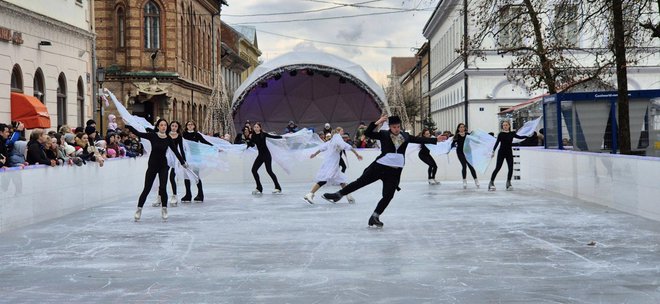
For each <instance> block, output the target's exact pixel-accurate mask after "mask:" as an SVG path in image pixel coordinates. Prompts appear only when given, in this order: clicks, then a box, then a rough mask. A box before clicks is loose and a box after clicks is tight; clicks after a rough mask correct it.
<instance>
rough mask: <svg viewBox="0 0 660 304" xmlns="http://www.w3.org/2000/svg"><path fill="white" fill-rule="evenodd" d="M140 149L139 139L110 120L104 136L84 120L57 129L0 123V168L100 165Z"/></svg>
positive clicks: (93, 123) (138, 152)
mask: <svg viewBox="0 0 660 304" xmlns="http://www.w3.org/2000/svg"><path fill="white" fill-rule="evenodd" d="M143 153H144V148H143V147H142V144H141V143H140V139H139V138H138V137H137V136H136V135H135V134H133V133H131V132H130V131H129V130H128V129H126V130H121V129H119V128H117V125H116V124H110V126H109V128H108V130H107V132H106V135H105V137H101V136H100V134H99V132H98V131H97V129H96V122H95V121H94V120H91V119H90V120H88V121H87V123H86V126H85V127H76V128H74V129H72V128H71V127H69V126H67V125H63V126H60V127H59V128H58V130H57V131H49V132H46V131H45V130H42V129H33V130H30V131H29V137H26V130H25V126H24V125H23V124H22V123H21V122H13V123H12V124H10V125H8V124H4V123H0V168H8V167H19V168H23V167H25V166H30V165H47V166H51V167H55V166H74V165H75V166H82V165H84V164H90V163H95V164H98V165H99V166H100V167H103V164H104V162H105V161H106V160H107V159H109V158H117V157H136V156H140V155H142V154H143Z"/></svg>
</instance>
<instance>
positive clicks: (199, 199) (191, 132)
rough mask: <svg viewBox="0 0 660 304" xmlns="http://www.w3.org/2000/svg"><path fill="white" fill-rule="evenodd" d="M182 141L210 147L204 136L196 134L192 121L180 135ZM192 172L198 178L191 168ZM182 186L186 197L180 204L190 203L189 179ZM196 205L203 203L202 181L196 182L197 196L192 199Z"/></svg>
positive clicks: (194, 170)
mask: <svg viewBox="0 0 660 304" xmlns="http://www.w3.org/2000/svg"><path fill="white" fill-rule="evenodd" d="M182 136H183V139H185V140H189V141H194V142H198V143H203V144H207V145H209V146H212V145H213V144H211V143H210V142H208V141H207V140H206V139H204V136H202V134H200V133H199V132H197V125H196V124H195V122H193V121H190V120H189V121H188V122H187V123H186V131H185V132H183V134H182ZM193 172H195V174H197V177H199V170H197V169H195V167H194V166H193ZM183 183H184V185H185V186H186V195H184V196H183V197H182V198H181V202H182V203H190V198H191V197H192V194H191V192H190V180H189V179H184V180H183ZM193 201H195V202H196V203H203V202H204V188H203V187H202V179H201V178H200V179H198V181H197V195H196V196H195V198H194V199H193Z"/></svg>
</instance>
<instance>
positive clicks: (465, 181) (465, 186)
mask: <svg viewBox="0 0 660 304" xmlns="http://www.w3.org/2000/svg"><path fill="white" fill-rule="evenodd" d="M463 189H467V179H464V180H463Z"/></svg>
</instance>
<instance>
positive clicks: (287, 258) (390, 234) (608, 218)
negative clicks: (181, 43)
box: [0, 176, 660, 303]
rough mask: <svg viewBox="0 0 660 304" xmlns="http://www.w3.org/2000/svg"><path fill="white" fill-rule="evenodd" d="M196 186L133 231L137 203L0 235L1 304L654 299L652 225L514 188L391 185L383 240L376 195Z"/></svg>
mask: <svg viewBox="0 0 660 304" xmlns="http://www.w3.org/2000/svg"><path fill="white" fill-rule="evenodd" d="M262 180H264V181H268V177H267V176H262ZM482 184H486V181H485V180H484V181H482ZM205 186H206V187H205V190H206V191H205V192H206V193H205V194H206V198H207V200H206V202H204V203H203V204H199V203H192V204H182V206H180V207H178V208H170V210H169V211H170V212H169V213H170V219H169V221H168V222H167V223H163V222H162V221H161V220H160V212H159V209H157V208H152V207H150V204H151V202H152V201H153V198H154V197H153V195H152V196H150V197H149V199H148V200H147V204H146V205H145V210H144V212H143V215H142V221H141V222H139V223H134V222H133V221H132V216H133V212H134V211H135V206H134V205H135V201H136V200H137V196H138V194H137V193H135V199H132V200H124V201H121V202H117V203H116V204H112V205H108V206H104V207H99V208H94V209H89V210H86V211H83V212H79V213H76V214H73V215H68V216H65V217H62V218H59V219H56V220H51V221H48V222H43V223H39V224H35V225H31V226H28V227H25V228H20V229H17V230H13V231H9V232H7V233H4V234H0V302H1V303H136V302H137V303H658V302H660V254H659V253H660V247H659V245H658V244H659V243H660V236H659V232H660V226H659V225H658V223H657V222H654V221H650V220H645V219H642V218H640V217H636V216H632V215H628V214H625V213H621V212H618V211H614V210H612V209H607V208H603V207H600V206H596V205H592V204H586V203H583V202H579V201H575V200H571V199H568V198H566V197H563V196H558V195H555V194H552V193H550V192H545V191H542V190H538V189H533V188H531V187H528V186H525V185H523V184H519V183H514V187H515V188H516V190H515V191H510V192H509V191H499V190H498V191H496V192H488V191H486V190H485V189H480V190H475V189H474V187H473V186H472V185H470V186H469V188H468V190H463V189H462V184H460V183H451V182H443V183H442V185H440V186H429V185H428V184H426V183H423V182H407V183H403V184H402V185H401V186H402V188H403V190H402V191H401V192H397V194H396V195H395V197H394V200H393V202H392V203H391V204H390V206H389V208H388V209H387V210H386V212H385V213H384V214H383V215H382V216H381V220H382V221H383V222H384V223H385V227H384V229H373V228H371V229H370V228H367V220H368V217H369V215H370V214H371V212H372V211H373V209H374V208H375V205H376V202H377V200H378V199H379V198H380V191H381V189H380V187H381V184H380V183H375V184H372V185H371V186H369V187H367V188H364V189H362V190H359V191H358V192H355V193H354V197H355V198H356V200H357V204H355V205H349V204H348V203H347V202H346V201H345V200H343V201H341V202H339V203H337V204H336V205H334V204H330V203H328V202H326V201H324V200H323V199H321V198H320V197H321V194H322V193H323V192H324V191H329V190H331V191H336V189H337V188H335V187H328V186H326V187H323V188H321V190H320V191H319V192H317V195H316V198H315V202H316V204H314V205H310V204H308V203H306V202H305V201H303V199H302V197H303V195H304V194H305V193H307V192H308V191H309V188H310V187H311V183H310V184H283V185H282V186H283V188H284V194H282V195H273V194H270V190H272V189H271V188H272V185H271V184H265V185H264V186H265V187H266V188H265V191H264V195H262V196H260V197H256V196H252V195H251V194H250V193H251V191H252V190H253V185H247V184H245V185H231V186H223V185H217V184H216V185H205ZM497 186H498V188H503V186H504V185H503V183H498V185H497ZM43 203H44V204H47V203H48V202H47V200H44V202H43ZM591 241H595V242H596V245H595V246H589V245H587V244H588V243H590V242H591Z"/></svg>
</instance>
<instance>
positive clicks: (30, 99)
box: [11, 93, 50, 129]
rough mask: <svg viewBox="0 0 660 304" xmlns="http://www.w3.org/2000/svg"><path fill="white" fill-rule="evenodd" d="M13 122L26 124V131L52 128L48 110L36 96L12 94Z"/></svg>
mask: <svg viewBox="0 0 660 304" xmlns="http://www.w3.org/2000/svg"><path fill="white" fill-rule="evenodd" d="M11 120H12V121H20V122H22V123H23V124H25V128H26V129H34V128H44V129H47V128H50V115H48V108H46V105H45V104H43V103H41V101H39V99H37V98H36V97H34V96H29V95H25V94H20V93H11Z"/></svg>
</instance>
